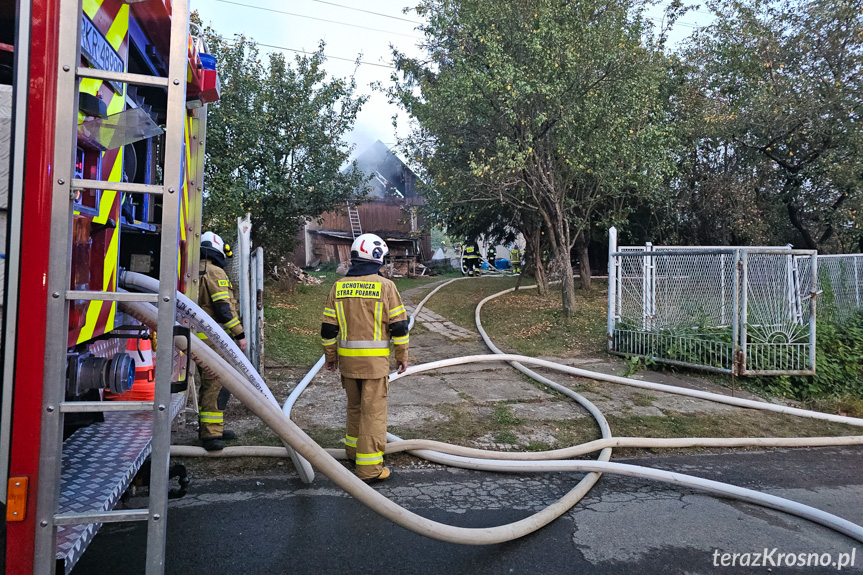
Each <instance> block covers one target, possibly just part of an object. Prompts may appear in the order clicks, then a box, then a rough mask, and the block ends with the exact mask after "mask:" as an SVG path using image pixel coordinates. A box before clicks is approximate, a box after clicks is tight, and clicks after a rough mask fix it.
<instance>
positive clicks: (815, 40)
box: [653, 0, 863, 251]
mask: <svg viewBox="0 0 863 575" xmlns="http://www.w3.org/2000/svg"><path fill="white" fill-rule="evenodd" d="M708 7H709V8H710V10H711V11H712V12H713V13H714V14H715V16H716V17H715V20H714V22H713V23H712V24H711V25H710V26H708V27H705V28H704V29H701V30H698V31H696V32H695V33H694V34H693V36H692V37H691V39H690V40H689V42H688V43H687V45H686V47H685V49H684V51H683V52H682V54H681V59H680V62H679V64H678V65H677V66H676V67H675V73H676V76H677V77H678V79H679V85H678V93H677V94H676V98H675V99H674V102H675V103H676V104H675V107H674V112H673V114H674V123H675V125H676V128H677V129H676V132H677V133H678V134H680V137H681V148H680V149H681V156H680V168H681V169H680V177H679V178H678V179H676V180H675V181H673V182H672V185H673V189H672V191H673V193H672V194H671V195H670V198H669V202H668V204H667V205H665V206H661V207H660V208H661V215H658V216H657V217H658V218H661V219H662V220H663V221H662V222H661V223H657V224H656V225H654V226H653V229H654V231H658V230H663V231H664V233H665V234H667V237H669V238H670V239H672V240H678V241H683V242H687V243H706V244H738V245H740V244H762V245H764V244H767V245H771V244H772V245H776V244H778V245H782V244H785V243H788V242H791V243H794V244H796V245H798V246H802V247H806V248H811V249H820V250H821V251H842V250H845V251H848V250H849V247H850V246H855V245H859V243H858V242H859V241H860V240H861V231H860V229H859V224H858V222H857V219H856V218H857V214H858V210H860V208H861V206H863V161H861V160H863V156H861V151H863V147H861V146H863V138H861V135H863V134H861V130H860V128H859V124H860V101H861V95H863V94H861V84H860V81H859V71H860V68H861V64H863V12H861V10H860V7H859V5H857V4H854V3H847V2H833V1H831V0H809V1H806V2H802V3H801V2H795V1H791V0H778V1H777V0H712V1H711V2H708ZM657 211H660V210H657ZM693 216H694V217H693ZM852 249H853V248H852Z"/></svg>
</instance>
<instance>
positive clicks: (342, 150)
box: [204, 36, 367, 262]
mask: <svg viewBox="0 0 863 575" xmlns="http://www.w3.org/2000/svg"><path fill="white" fill-rule="evenodd" d="M210 48H211V50H212V52H213V55H214V56H215V57H216V60H217V62H218V65H219V76H220V79H221V82H222V94H221V99H220V100H219V101H218V102H216V103H214V104H212V105H211V106H210V109H209V118H208V130H207V164H206V178H205V186H206V188H205V200H204V225H205V226H208V227H210V228H212V229H214V230H215V231H217V232H221V233H226V234H227V235H229V236H233V235H234V233H235V232H234V230H235V229H236V218H237V217H238V216H240V217H241V216H243V215H245V213H246V212H249V213H251V219H252V224H253V227H252V240H253V241H254V243H255V244H256V245H259V246H262V247H263V248H264V250H265V252H266V256H267V259H268V261H272V262H277V261H278V259H279V257H280V256H282V255H284V254H285V253H287V252H289V251H290V250H291V249H292V248H293V247H294V244H295V241H296V236H297V232H298V231H299V229H300V227H301V225H302V224H303V222H304V221H306V220H309V219H312V218H316V217H318V216H320V215H321V214H322V213H324V212H326V211H329V210H332V209H335V208H337V207H339V206H340V205H344V202H345V201H346V200H347V199H348V198H350V197H351V196H352V194H353V192H354V190H355V189H357V188H358V187H359V186H360V184H361V183H362V182H363V178H364V177H363V175H362V174H361V173H360V172H359V171H358V170H356V169H355V168H356V166H354V169H349V170H346V171H345V172H344V173H343V172H342V171H341V169H342V167H343V166H344V165H345V163H346V162H347V159H348V156H349V155H350V152H351V147H350V146H349V145H348V144H347V143H346V142H345V140H344V136H345V134H346V133H348V132H349V131H350V130H351V129H352V128H353V126H354V122H355V121H356V116H357V113H358V112H359V110H360V108H361V106H362V105H363V103H364V102H365V101H366V99H367V97H366V96H355V95H354V90H355V84H354V80H353V78H350V79H344V78H329V77H328V76H327V74H326V72H325V70H324V68H323V65H324V63H325V62H326V58H325V56H324V55H323V49H324V44H323V43H321V45H320V46H319V48H318V51H317V52H315V53H314V54H312V55H311V56H297V57H296V58H294V60H293V62H289V61H287V60H286V59H285V57H284V56H283V55H282V54H270V55H269V61H268V63H267V65H264V64H262V63H261V61H260V58H259V53H258V50H257V47H256V45H255V43H254V41H251V40H249V39H247V38H245V37H242V36H240V37H237V38H236V39H235V41H234V42H233V43H228V42H225V41H224V40H221V39H218V38H216V39H215V40H213V41H212V42H211V46H210Z"/></svg>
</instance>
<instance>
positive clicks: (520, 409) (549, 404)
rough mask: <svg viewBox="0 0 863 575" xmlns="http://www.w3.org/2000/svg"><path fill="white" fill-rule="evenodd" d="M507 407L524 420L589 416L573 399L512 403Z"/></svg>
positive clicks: (556, 419)
mask: <svg viewBox="0 0 863 575" xmlns="http://www.w3.org/2000/svg"><path fill="white" fill-rule="evenodd" d="M509 408H510V409H511V410H512V413H513V415H515V416H516V417H517V418H519V419H522V420H525V421H545V420H548V421H567V420H570V419H581V418H584V417H590V414H589V413H587V411H586V410H585V409H584V408H583V407H581V406H580V405H578V404H577V403H575V402H574V401H543V402H541V403H513V404H512V405H510V406H509Z"/></svg>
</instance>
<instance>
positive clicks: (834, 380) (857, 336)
mask: <svg viewBox="0 0 863 575" xmlns="http://www.w3.org/2000/svg"><path fill="white" fill-rule="evenodd" d="M817 333H818V337H817V339H816V359H815V375H813V376H781V377H756V378H751V382H750V383H751V384H752V385H753V386H754V387H758V388H761V389H764V390H766V391H768V392H769V393H771V394H772V395H777V396H780V397H792V398H795V399H803V400H806V399H813V398H824V397H841V396H845V395H850V396H853V397H858V398H859V397H863V311H858V312H857V313H856V314H854V315H853V316H851V318H850V319H848V320H847V321H845V322H843V323H841V324H837V323H833V322H831V321H829V320H826V319H819V321H818V326H817Z"/></svg>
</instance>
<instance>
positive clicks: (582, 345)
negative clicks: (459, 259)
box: [428, 277, 607, 357]
mask: <svg viewBox="0 0 863 575" xmlns="http://www.w3.org/2000/svg"><path fill="white" fill-rule="evenodd" d="M516 282H517V278H515V277H504V278H483V279H482V280H480V281H472V280H471V281H464V282H456V283H453V284H451V285H448V286H446V287H445V288H443V289H442V290H440V291H439V292H438V293H437V294H435V295H434V296H433V297H432V299H431V300H430V301H429V303H428V307H429V308H430V309H432V310H434V311H435V312H437V313H439V314H440V315H442V316H444V317H446V318H447V319H449V320H450V321H452V322H453V323H455V324H456V325H459V326H461V327H464V328H467V329H471V330H473V329H476V324H475V321H474V310H475V309H476V305H477V303H479V302H480V301H481V300H482V299H484V298H486V297H488V296H490V295H492V294H494V293H497V292H500V291H503V290H505V289H507V288H511V287H514V286H515V285H516ZM605 285H606V284H605V282H604V281H603V280H594V285H593V287H592V288H591V289H590V290H583V289H576V308H575V309H576V311H575V315H574V316H573V317H571V318H570V319H569V320H568V321H567V320H564V318H563V314H562V305H561V294H560V289H559V288H558V287H556V286H552V288H551V289H550V293H548V294H547V295H545V296H540V295H539V294H538V293H537V291H536V290H535V289H529V290H523V291H522V290H519V291H518V292H514V293H510V294H506V295H503V296H501V297H499V298H497V299H494V300H492V301H490V302H488V303H487V304H485V306H484V307H483V313H482V325H483V327H484V328H485V330H486V331H487V332H488V334H489V336H490V337H491V338H492V339H493V340H494V341H495V343H497V344H499V345H501V344H502V345H503V346H505V347H507V348H509V349H512V350H515V351H516V352H518V353H521V354H524V355H532V356H540V355H545V356H558V357H567V356H573V355H591V354H600V353H602V354H604V351H605V345H606V344H605V342H606V325H605V317H606V307H607V299H606V290H605ZM576 286H578V282H577V283H576Z"/></svg>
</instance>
